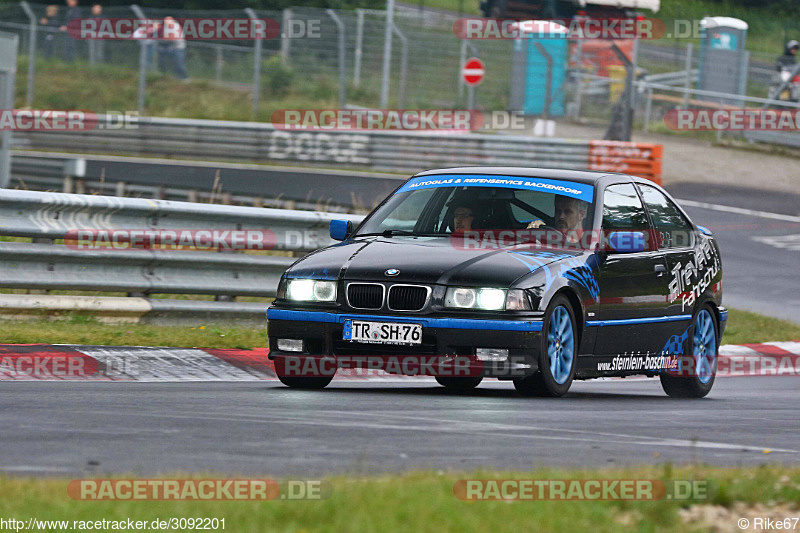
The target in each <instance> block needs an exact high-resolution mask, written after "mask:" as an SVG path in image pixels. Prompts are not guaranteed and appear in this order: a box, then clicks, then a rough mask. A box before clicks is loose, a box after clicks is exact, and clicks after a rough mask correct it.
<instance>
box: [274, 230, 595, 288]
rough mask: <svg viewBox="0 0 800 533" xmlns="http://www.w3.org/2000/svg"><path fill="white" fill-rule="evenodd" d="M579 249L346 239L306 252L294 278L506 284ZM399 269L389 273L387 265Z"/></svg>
mask: <svg viewBox="0 0 800 533" xmlns="http://www.w3.org/2000/svg"><path fill="white" fill-rule="evenodd" d="M580 254H581V252H579V251H577V252H576V251H562V250H552V251H550V250H547V251H545V250H533V251H532V250H528V249H525V250H519V251H514V250H510V249H502V250H498V249H489V250H487V249H479V250H474V249H471V250H470V249H463V248H458V247H456V246H454V245H453V244H452V242H451V241H450V239H449V238H446V237H445V238H442V237H402V236H398V237H391V238H385V237H375V238H372V237H370V238H360V239H354V240H351V241H346V242H344V243H342V244H337V245H334V246H331V247H329V248H325V249H323V250H319V251H317V252H315V253H313V254H311V255H308V256H306V257H305V258H303V259H301V260H300V261H298V262H297V263H295V264H294V265H293V266H292V268H291V269H290V270H289V271H288V272H287V276H288V277H292V278H304V277H308V278H316V279H339V278H341V279H345V280H359V281H392V282H395V283H401V282H404V283H425V284H443V285H459V284H465V285H472V286H475V285H485V286H510V285H511V284H512V283H513V282H514V281H515V280H517V279H519V278H520V277H522V276H525V275H526V274H530V273H531V272H533V271H535V270H537V269H539V268H540V267H543V266H545V265H548V264H550V263H553V262H555V261H559V260H562V259H568V258H572V257H575V256H577V255H580ZM391 269H395V270H399V273H398V274H397V275H394V276H388V275H387V274H386V271H387V270H391Z"/></svg>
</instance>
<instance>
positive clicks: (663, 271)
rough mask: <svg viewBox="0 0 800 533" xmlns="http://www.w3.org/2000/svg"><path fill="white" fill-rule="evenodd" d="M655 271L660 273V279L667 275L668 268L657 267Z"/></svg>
mask: <svg viewBox="0 0 800 533" xmlns="http://www.w3.org/2000/svg"><path fill="white" fill-rule="evenodd" d="M653 270H654V271H656V272H658V275H659V277H660V276H663V275H664V274H666V273H667V267H665V266H664V265H655V266H654V267H653Z"/></svg>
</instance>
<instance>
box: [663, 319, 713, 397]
mask: <svg viewBox="0 0 800 533" xmlns="http://www.w3.org/2000/svg"><path fill="white" fill-rule="evenodd" d="M718 339H719V335H718V334H717V321H716V320H714V312H713V310H712V309H711V307H709V306H708V305H704V306H703V307H701V308H700V311H698V312H697V315H695V317H694V320H693V321H692V326H691V330H690V331H689V338H688V340H687V344H688V346H687V348H688V353H689V354H690V355H689V356H685V357H684V359H687V361H686V362H687V363H688V364H689V365H690V366H691V367H692V368H691V369H688V373H689V375H688V376H673V375H671V374H669V373H666V372H662V373H661V386H662V387H663V388H664V392H666V393H667V394H668V395H670V396H673V397H675V398H702V397H703V396H705V395H706V394H708V393H709V392H711V387H712V386H713V385H714V378H715V376H716V373H717V350H718V348H719V343H718Z"/></svg>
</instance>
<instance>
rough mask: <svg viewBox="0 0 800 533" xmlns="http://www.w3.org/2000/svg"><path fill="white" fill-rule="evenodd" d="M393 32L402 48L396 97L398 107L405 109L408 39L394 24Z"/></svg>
mask: <svg viewBox="0 0 800 533" xmlns="http://www.w3.org/2000/svg"><path fill="white" fill-rule="evenodd" d="M394 33H395V35H397V37H398V38H399V39H400V42H401V43H402V48H401V49H400V96H399V97H398V100H399V104H398V106H397V107H398V108H400V109H405V106H406V74H407V73H408V39H407V38H406V36H405V35H403V34H402V32H401V31H400V29H399V28H398V27H397V26H395V27H394Z"/></svg>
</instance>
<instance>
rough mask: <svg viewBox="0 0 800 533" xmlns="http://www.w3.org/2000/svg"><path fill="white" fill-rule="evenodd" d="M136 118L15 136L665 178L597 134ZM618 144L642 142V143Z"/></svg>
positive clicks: (184, 154)
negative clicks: (622, 155) (603, 149)
mask: <svg viewBox="0 0 800 533" xmlns="http://www.w3.org/2000/svg"><path fill="white" fill-rule="evenodd" d="M132 120H133V121H132V123H131V127H130V128H123V129H116V130H114V129H103V130H99V129H97V130H88V131H80V132H78V131H72V132H58V133H56V132H43V131H39V132H25V133H20V134H19V135H17V138H18V143H22V144H23V146H25V147H27V148H32V149H58V150H72V151H86V152H92V153H98V152H106V153H108V152H112V153H118V154H119V153H124V154H147V155H162V156H169V157H180V158H195V159H205V160H209V159H219V160H246V161H270V162H294V163H302V164H306V165H308V164H324V165H325V166H329V167H330V166H342V167H345V168H349V169H353V168H359V169H370V170H380V171H393V172H407V173H413V172H417V171H419V170H421V169H426V168H434V167H454V166H470V165H490V166H503V165H514V166H528V167H554V168H593V169H596V170H609V171H618V172H630V173H633V174H638V175H641V176H643V177H646V178H650V179H653V180H655V181H660V174H661V172H660V164H658V165H656V164H655V163H654V161H655V159H654V158H653V156H654V154H655V153H654V152H653V151H652V150H649V149H646V150H644V151H643V152H642V154H643V155H642V156H641V157H640V156H635V155H629V156H627V157H626V160H625V161H620V160H609V161H607V160H605V159H603V158H599V159H598V158H597V157H595V156H596V155H598V154H596V153H592V150H591V146H592V144H591V141H584V140H565V139H552V138H537V137H529V136H521V135H520V136H515V135H492V134H477V133H450V132H421V131H420V132H408V131H365V132H348V131H289V130H282V129H277V128H275V127H274V126H272V125H271V124H263V123H255V122H229V121H215V120H190V119H171V118H156V117H138V118H136V117H134V118H133V119H132ZM615 146H617V147H628V148H636V147H637V146H638V144H637V143H626V144H624V145H615ZM647 146H648V147H649V146H651V145H647ZM617 159H618V158H617ZM657 159H658V160H660V156H658V158H657Z"/></svg>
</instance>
